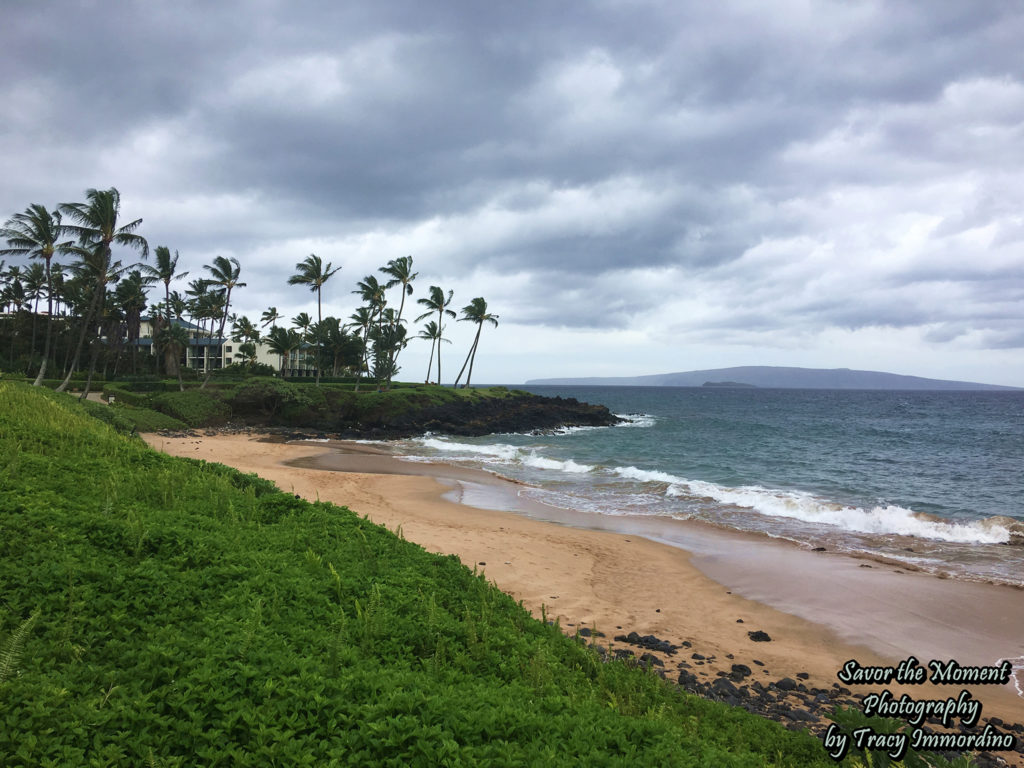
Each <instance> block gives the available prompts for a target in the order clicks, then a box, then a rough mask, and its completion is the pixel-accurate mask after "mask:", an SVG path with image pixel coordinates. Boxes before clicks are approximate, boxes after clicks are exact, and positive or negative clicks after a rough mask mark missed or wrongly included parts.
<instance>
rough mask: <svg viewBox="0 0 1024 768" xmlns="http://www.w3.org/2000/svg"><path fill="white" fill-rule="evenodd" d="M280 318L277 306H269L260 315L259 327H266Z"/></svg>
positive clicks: (274, 323)
mask: <svg viewBox="0 0 1024 768" xmlns="http://www.w3.org/2000/svg"><path fill="white" fill-rule="evenodd" d="M280 319H281V313H280V312H278V311H277V307H271V308H270V309H268V310H267V311H266V312H264V313H263V314H262V315H260V328H266V327H267V326H268V325H270V326H273V325H276V324H277V321H278V320H280Z"/></svg>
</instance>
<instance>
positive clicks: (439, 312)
mask: <svg viewBox="0 0 1024 768" xmlns="http://www.w3.org/2000/svg"><path fill="white" fill-rule="evenodd" d="M443 322H444V305H443V304H442V306H441V308H440V309H439V310H437V327H438V331H437V334H438V335H437V386H439V387H440V386H441V333H442V332H443V331H442V330H441V329H442V328H443V325H442V324H443Z"/></svg>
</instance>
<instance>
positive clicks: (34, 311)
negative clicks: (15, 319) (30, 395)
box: [25, 294, 39, 376]
mask: <svg viewBox="0 0 1024 768" xmlns="http://www.w3.org/2000/svg"><path fill="white" fill-rule="evenodd" d="M38 321H39V294H36V303H35V306H34V307H33V309H32V342H31V344H30V345H29V348H28V363H27V364H26V366H25V375H26V376H28V375H29V371H31V370H32V358H33V357H35V356H36V324H37V323H38Z"/></svg>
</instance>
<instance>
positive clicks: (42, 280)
mask: <svg viewBox="0 0 1024 768" xmlns="http://www.w3.org/2000/svg"><path fill="white" fill-rule="evenodd" d="M22 280H23V282H24V285H25V298H27V299H28V300H29V301H31V302H32V341H31V342H30V343H29V347H28V350H29V351H28V363H27V364H26V366H25V375H26V376H28V375H29V372H30V370H31V368H32V360H33V358H34V357H35V356H36V327H37V325H38V321H39V300H40V299H41V298H42V297H43V293H45V292H46V282H47V281H46V269H45V268H44V267H43V265H42V264H40V263H39V262H38V261H33V262H32V263H31V264H29V265H28V269H26V270H25V271H24V272H23V273H22Z"/></svg>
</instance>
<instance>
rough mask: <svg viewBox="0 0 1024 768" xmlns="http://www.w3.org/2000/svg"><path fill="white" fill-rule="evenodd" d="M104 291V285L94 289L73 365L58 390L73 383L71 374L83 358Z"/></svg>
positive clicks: (61, 390)
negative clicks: (88, 335) (91, 326)
mask: <svg viewBox="0 0 1024 768" xmlns="http://www.w3.org/2000/svg"><path fill="white" fill-rule="evenodd" d="M103 293H104V290H103V285H102V284H100V285H97V286H96V289H95V290H94V291H93V295H92V302H90V304H89V309H88V310H86V313H85V320H84V322H83V323H82V333H81V334H80V335H79V337H78V344H77V346H76V347H75V356H74V358H73V359H72V360H71V365H70V367H69V368H68V370H67V375H66V376H65V377H64V381H62V382H61V383H60V386H59V387H57V391H58V392H63V391H64V390H66V389H67V388H68V384H70V383H71V375H72V374H73V373H74V372H75V369H76V368H77V367H78V361H79V360H80V359H81V358H82V348H83V347H84V346H85V337H86V334H87V333H88V332H89V326H90V325H91V324H92V320H93V318H94V317H95V315H96V310H97V308H98V307H99V306H100V305H101V303H102V301H103Z"/></svg>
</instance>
